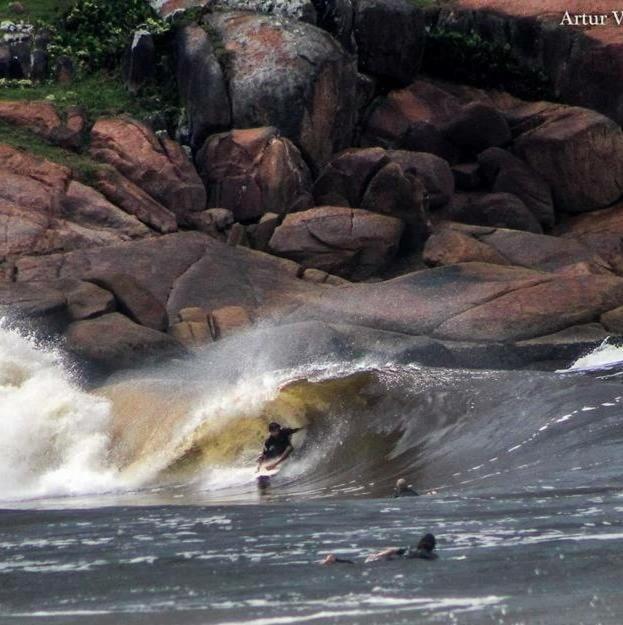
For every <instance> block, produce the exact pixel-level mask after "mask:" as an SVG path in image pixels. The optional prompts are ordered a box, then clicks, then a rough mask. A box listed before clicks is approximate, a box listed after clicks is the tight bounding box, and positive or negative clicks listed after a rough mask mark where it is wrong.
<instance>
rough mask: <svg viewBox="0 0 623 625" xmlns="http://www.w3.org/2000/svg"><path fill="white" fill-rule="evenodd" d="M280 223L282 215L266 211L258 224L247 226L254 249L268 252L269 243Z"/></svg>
mask: <svg viewBox="0 0 623 625" xmlns="http://www.w3.org/2000/svg"><path fill="white" fill-rule="evenodd" d="M280 223H281V217H280V216H279V215H277V214H275V213H266V214H265V215H263V216H262V219H260V222H259V223H258V224H254V225H252V226H249V227H248V228H247V236H248V237H249V244H250V246H251V247H252V248H253V249H254V250H259V251H260V252H267V251H268V243H269V242H270V239H271V237H272V236H273V234H274V232H275V230H276V228H277V226H278V225H279V224H280Z"/></svg>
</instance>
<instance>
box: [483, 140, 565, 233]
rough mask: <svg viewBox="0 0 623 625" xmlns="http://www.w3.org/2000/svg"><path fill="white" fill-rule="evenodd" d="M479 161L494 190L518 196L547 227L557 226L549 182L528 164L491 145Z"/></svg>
mask: <svg viewBox="0 0 623 625" xmlns="http://www.w3.org/2000/svg"><path fill="white" fill-rule="evenodd" d="M478 162H479V163H480V166H481V169H482V171H483V173H484V176H485V177H486V178H487V181H488V183H489V184H490V186H491V188H492V190H493V191H494V193H511V194H513V195H516V196H517V197H518V198H519V199H520V200H521V201H522V202H523V203H524V204H525V205H526V206H527V207H528V208H529V209H530V211H531V212H532V214H533V215H534V216H535V217H536V218H537V219H538V220H539V223H540V224H541V225H543V226H546V227H551V226H553V225H554V220H555V217H554V203H553V200H552V194H551V191H550V188H549V185H548V184H547V182H545V180H544V179H543V178H542V177H541V176H540V175H539V174H537V173H536V172H535V171H533V170H532V169H531V168H530V167H528V165H526V164H525V163H524V162H523V161H522V160H520V159H518V158H517V157H516V156H514V155H513V154H511V153H510V152H507V151H506V150H502V149H500V148H489V149H488V150H485V151H484V152H482V153H481V154H480V155H479V156H478Z"/></svg>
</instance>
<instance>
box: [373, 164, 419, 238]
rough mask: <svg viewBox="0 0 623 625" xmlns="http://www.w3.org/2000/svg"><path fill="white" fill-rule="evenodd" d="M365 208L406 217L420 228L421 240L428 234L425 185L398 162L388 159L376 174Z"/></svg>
mask: <svg viewBox="0 0 623 625" xmlns="http://www.w3.org/2000/svg"><path fill="white" fill-rule="evenodd" d="M361 208H364V209H365V210H368V211H372V212H375V213H380V214H381V215H388V216H390V217H396V218H397V219H400V220H402V221H403V222H405V223H407V224H409V226H410V227H411V228H412V229H415V230H417V232H418V233H419V234H420V236H419V239H420V241H423V240H424V239H425V237H426V234H427V232H428V227H427V223H428V218H427V214H426V204H425V200H424V190H423V187H422V185H421V183H420V185H418V180H417V179H416V178H415V176H412V175H410V174H405V172H404V171H403V169H402V167H400V165H399V164H398V163H388V164H387V165H385V167H383V169H381V170H380V171H379V172H378V173H377V174H376V175H375V176H374V178H372V180H371V181H370V184H369V185H368V188H367V189H366V192H365V195H364V197H363V201H362V202H361ZM416 238H418V237H416ZM414 243H417V241H414Z"/></svg>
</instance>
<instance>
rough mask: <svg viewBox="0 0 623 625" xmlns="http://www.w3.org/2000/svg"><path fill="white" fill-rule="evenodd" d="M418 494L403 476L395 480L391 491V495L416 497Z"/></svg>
mask: <svg viewBox="0 0 623 625" xmlns="http://www.w3.org/2000/svg"><path fill="white" fill-rule="evenodd" d="M418 495H419V493H418V492H416V491H415V490H413V488H411V486H409V485H408V484H407V480H405V479H404V478H403V477H401V478H400V479H399V480H398V481H397V482H396V488H394V492H393V493H392V497H417V496H418Z"/></svg>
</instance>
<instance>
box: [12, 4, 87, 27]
mask: <svg viewBox="0 0 623 625" xmlns="http://www.w3.org/2000/svg"><path fill="white" fill-rule="evenodd" d="M12 1H13V0H8V1H7V0H0V20H11V21H12V22H19V21H24V22H52V21H54V20H56V19H58V18H59V17H60V16H61V15H62V14H63V13H64V12H65V11H67V9H69V7H71V5H72V4H73V3H74V1H75V0H22V4H23V5H24V8H25V9H26V12H25V13H23V14H21V15H18V14H16V13H13V11H10V10H9V4H11V2H12Z"/></svg>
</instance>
